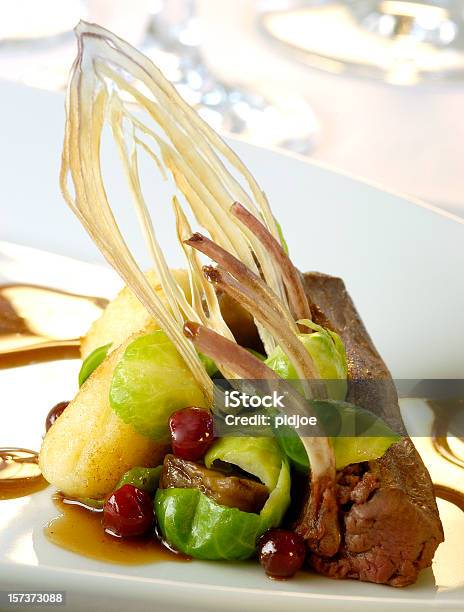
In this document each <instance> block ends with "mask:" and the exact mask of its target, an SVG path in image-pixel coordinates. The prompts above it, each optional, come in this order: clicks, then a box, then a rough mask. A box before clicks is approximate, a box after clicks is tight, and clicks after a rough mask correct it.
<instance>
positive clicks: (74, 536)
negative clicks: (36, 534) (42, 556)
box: [45, 494, 189, 565]
mask: <svg viewBox="0 0 464 612" xmlns="http://www.w3.org/2000/svg"><path fill="white" fill-rule="evenodd" d="M53 501H54V503H55V505H56V507H57V508H58V510H59V511H60V516H58V517H57V518H55V519H53V520H52V521H50V523H49V524H48V525H47V527H46V528H45V535H46V536H47V538H48V539H49V540H50V541H51V542H53V543H54V544H57V545H58V546H60V547H61V548H65V549H66V550H70V551H72V552H75V553H78V554H80V555H84V556H85V557H90V558H92V559H98V560H99V561H106V562H108V563H119V564H123V565H142V564H145V563H154V562H156V561H187V560H189V558H188V557H186V556H184V555H181V554H179V553H176V552H174V551H172V550H170V549H168V548H167V547H166V546H164V545H163V544H162V543H161V542H160V541H159V540H158V539H157V538H156V536H155V535H152V536H150V537H140V538H124V539H122V538H116V537H114V536H111V535H109V534H107V533H106V532H105V531H104V529H103V527H102V524H101V516H102V511H101V510H95V509H92V508H90V507H88V506H85V505H84V504H82V503H79V502H78V501H77V500H70V499H66V498H64V497H63V496H62V495H59V494H57V495H54V497H53Z"/></svg>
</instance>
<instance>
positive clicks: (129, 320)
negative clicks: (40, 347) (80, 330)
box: [81, 270, 191, 359]
mask: <svg viewBox="0 0 464 612" xmlns="http://www.w3.org/2000/svg"><path fill="white" fill-rule="evenodd" d="M171 272H172V274H173V276H174V278H175V279H176V280H177V282H178V283H179V285H180V286H181V287H182V289H183V290H184V293H185V296H186V298H187V299H188V300H190V299H191V298H190V285H189V277H188V272H187V270H172V271H171ZM147 278H148V279H149V281H150V284H151V285H152V286H153V287H154V288H155V290H156V291H157V292H158V294H159V295H160V297H163V291H162V289H161V285H160V284H159V282H158V278H157V276H156V275H155V273H154V271H153V270H150V271H149V272H147ZM142 328H146V331H147V333H148V332H151V331H154V330H156V329H159V325H158V324H157V323H156V321H155V320H154V319H153V318H152V317H151V316H150V315H149V314H148V312H147V311H146V310H145V307H144V306H142V304H141V303H140V302H139V301H138V299H137V298H136V297H135V295H134V294H133V293H132V291H131V290H130V289H129V288H128V287H125V288H124V289H122V291H120V292H119V294H118V295H117V296H116V297H115V298H114V300H112V301H111V302H110V303H109V304H108V306H107V307H106V308H105V310H104V311H103V313H102V314H101V316H100V317H99V318H98V319H97V320H96V321H95V322H94V323H93V324H92V326H91V327H90V329H89V331H88V332H87V334H86V335H85V337H84V338H82V339H81V356H82V359H85V358H86V357H87V355H89V354H90V353H91V352H92V351H94V350H95V349H96V348H98V347H99V346H103V345H104V344H108V343H110V342H112V346H111V348H110V351H111V350H114V349H116V348H117V347H118V346H119V345H120V344H121V343H122V342H124V341H125V340H126V338H128V337H129V336H130V335H131V334H133V333H135V332H137V331H138V330H139V329H142Z"/></svg>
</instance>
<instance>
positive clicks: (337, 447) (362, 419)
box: [274, 400, 401, 472]
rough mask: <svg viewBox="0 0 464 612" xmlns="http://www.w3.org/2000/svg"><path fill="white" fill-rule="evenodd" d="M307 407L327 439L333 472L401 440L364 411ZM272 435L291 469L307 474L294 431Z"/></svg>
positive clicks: (327, 404) (328, 404) (346, 406)
mask: <svg viewBox="0 0 464 612" xmlns="http://www.w3.org/2000/svg"><path fill="white" fill-rule="evenodd" d="M310 403H311V405H312V407H311V408H312V411H313V412H314V413H315V414H316V416H317V417H318V422H319V423H320V424H321V425H322V427H323V428H324V430H325V431H326V432H327V434H328V435H329V437H330V438H331V442H332V446H333V450H334V454H335V466H336V469H337V470H340V469H342V468H344V467H346V466H347V465H350V464H351V463H360V462H362V461H372V460H374V459H378V458H379V457H382V456H383V455H384V454H385V452H386V451H387V450H388V449H389V448H390V446H391V445H392V444H394V443H395V442H398V441H399V440H400V439H401V436H399V435H398V434H396V433H395V432H394V431H393V430H392V429H390V427H388V425H387V424H386V423H385V422H384V421H383V420H382V419H380V418H379V417H377V416H376V415H375V414H373V413H372V412H370V411H369V410H365V409H364V408H359V407H358V406H355V405H353V404H350V403H348V402H340V401H333V400H318V401H311V402H310ZM274 434H275V436H276V439H277V441H278V443H279V446H280V447H281V449H282V451H283V452H284V453H285V455H286V456H287V457H288V459H289V460H290V462H291V464H292V465H293V467H294V468H295V469H297V470H298V471H301V472H307V471H308V469H309V460H308V455H307V453H306V450H305V448H304V446H303V443H302V441H301V439H300V437H299V435H298V434H297V432H296V431H295V429H294V428H293V427H290V426H284V427H282V426H280V427H278V428H276V427H274ZM330 434H332V435H330Z"/></svg>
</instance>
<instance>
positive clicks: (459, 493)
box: [428, 400, 464, 512]
mask: <svg viewBox="0 0 464 612" xmlns="http://www.w3.org/2000/svg"><path fill="white" fill-rule="evenodd" d="M428 403H429V406H430V407H431V408H432V410H433V413H434V419H433V424H432V432H431V438H432V446H433V449H434V451H435V452H436V453H437V454H438V455H440V457H442V458H443V459H445V460H446V461H448V462H449V463H452V464H453V465H456V466H458V467H460V468H464V457H463V456H460V455H459V454H458V453H457V452H456V451H455V450H454V448H453V447H452V446H451V445H450V443H449V437H450V435H452V432H451V429H452V422H453V419H454V418H455V417H456V416H457V415H458V413H459V412H460V411H462V410H464V401H463V400H444V401H436V400H434V401H429V402H428ZM455 437H456V436H455ZM458 439H459V440H461V441H463V442H464V439H463V438H462V437H458ZM433 486H434V490H435V495H436V497H440V498H441V499H444V500H446V501H448V502H451V503H452V504H454V505H455V506H457V507H458V508H460V509H461V510H462V511H463V512H464V487H463V488H462V489H461V490H459V489H456V488H453V487H449V486H446V485H442V484H439V483H434V485H433Z"/></svg>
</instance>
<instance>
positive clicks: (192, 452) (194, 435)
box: [169, 406, 214, 461]
mask: <svg viewBox="0 0 464 612" xmlns="http://www.w3.org/2000/svg"><path fill="white" fill-rule="evenodd" d="M169 429H170V430H171V445H172V451H173V453H174V454H175V455H176V456H177V457H180V458H181V459H187V460H188V461H196V460H197V459H200V457H202V456H203V455H204V454H205V453H206V451H207V450H208V448H209V447H210V446H211V444H212V442H213V441H214V435H213V417H212V416H211V414H210V413H209V412H208V411H207V410H202V409H201V408H196V407H195V406H190V407H188V408H182V410H177V411H176V412H174V413H173V414H172V415H171V418H170V419H169Z"/></svg>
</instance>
